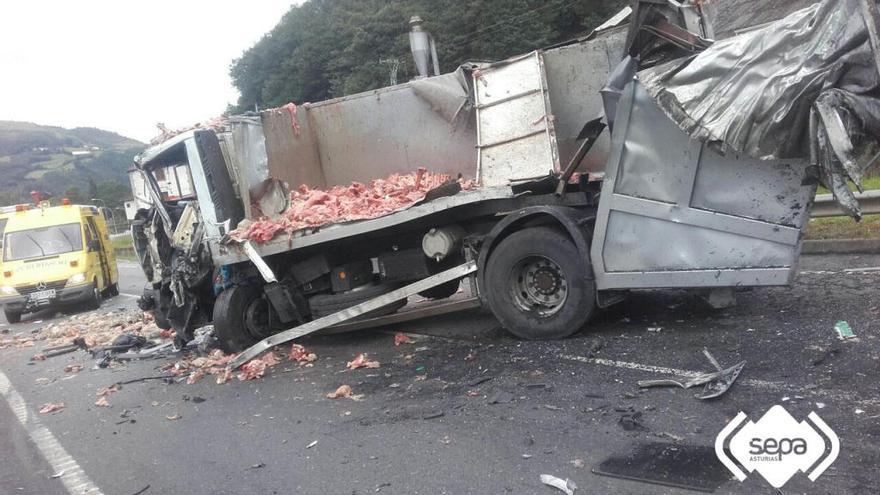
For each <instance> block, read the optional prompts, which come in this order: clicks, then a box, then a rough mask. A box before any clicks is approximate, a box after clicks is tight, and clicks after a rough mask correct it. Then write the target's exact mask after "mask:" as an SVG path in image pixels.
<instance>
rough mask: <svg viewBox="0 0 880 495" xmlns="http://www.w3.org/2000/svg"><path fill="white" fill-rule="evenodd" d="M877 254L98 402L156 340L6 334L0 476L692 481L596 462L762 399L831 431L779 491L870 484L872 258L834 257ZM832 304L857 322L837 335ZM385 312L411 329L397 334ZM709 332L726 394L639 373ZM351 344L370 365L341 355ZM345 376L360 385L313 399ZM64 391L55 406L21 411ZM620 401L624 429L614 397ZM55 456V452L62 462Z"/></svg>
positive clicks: (115, 488) (5, 484)
mask: <svg viewBox="0 0 880 495" xmlns="http://www.w3.org/2000/svg"><path fill="white" fill-rule="evenodd" d="M876 266H880V255H872V256H840V257H834V256H823V257H813V256H805V257H803V259H802V265H801V269H802V274H801V275H800V276H799V277H798V280H797V282H796V283H795V284H794V286H793V287H791V288H771V289H755V290H752V291H747V292H742V293H740V294H738V302H739V304H738V305H737V306H736V307H734V308H730V309H727V310H722V311H718V310H711V309H709V308H708V307H707V306H706V305H705V304H704V303H703V302H702V301H701V300H699V299H698V298H697V297H695V296H693V295H689V294H685V293H683V292H679V291H665V292H643V293H637V294H633V295H631V296H630V298H629V299H628V300H627V301H625V302H623V303H621V304H619V305H617V306H615V307H613V308H611V309H609V310H606V311H604V312H603V313H602V314H600V315H598V316H597V317H596V318H595V320H594V321H593V322H592V323H591V325H590V327H589V328H588V329H587V330H585V331H583V332H581V333H579V334H578V335H576V336H574V337H573V338H570V339H567V340H564V341H555V342H524V341H519V340H516V339H514V338H512V337H510V336H509V335H507V334H506V333H505V332H504V331H503V330H501V329H500V328H498V325H497V323H495V322H494V320H493V319H492V318H491V317H489V316H486V315H484V314H480V313H478V312H475V313H467V314H459V315H454V316H450V317H446V318H437V319H434V320H432V321H429V322H422V323H418V324H416V323H411V324H406V325H405V326H401V327H395V328H388V329H384V330H385V331H366V332H359V333H353V334H345V335H333V336H323V337H316V338H311V339H308V340H306V341H304V342H303V344H305V345H306V346H307V347H308V348H309V349H310V350H313V351H314V352H316V353H317V354H318V356H319V359H318V361H317V362H316V363H315V365H314V366H313V367H302V366H299V365H295V364H293V363H289V362H284V363H283V364H281V365H278V366H276V367H275V368H273V369H272V370H271V371H270V372H269V373H267V376H266V377H264V378H263V379H260V380H255V381H249V382H239V381H237V380H234V381H232V382H230V383H228V384H225V385H217V384H215V383H214V381H213V380H211V379H205V380H202V381H200V382H198V383H196V384H194V385H186V384H182V383H173V384H166V383H163V382H162V381H161V380H150V381H143V382H139V383H131V384H128V385H125V386H124V387H123V388H122V390H120V391H119V392H117V393H116V394H114V395H112V396H111V397H110V402H111V404H112V407H111V408H99V407H95V406H94V405H93V403H94V401H95V398H96V397H95V392H96V391H97V389H98V388H100V387H104V386H108V385H110V384H112V383H114V382H118V381H125V380H131V379H135V378H140V377H149V376H156V375H158V374H160V373H159V372H158V371H157V368H158V367H160V366H161V365H163V364H165V363H167V362H169V360H170V359H159V360H151V361H141V362H132V363H130V364H127V365H124V366H120V367H116V368H113V369H104V370H84V371H83V372H81V373H79V374H76V375H72V376H69V375H68V376H65V373H64V372H63V368H64V366H65V365H66V364H69V363H83V364H87V365H88V364H90V363H89V361H88V359H87V355H85V354H72V355H66V356H62V357H58V358H53V359H49V360H46V361H42V362H38V363H35V364H30V362H29V361H28V358H29V357H30V355H32V354H33V353H34V352H36V351H35V350H34V349H33V348H31V349H6V350H0V363H2V364H0V369H2V372H3V374H2V375H0V392H2V393H3V397H4V398H5V399H6V400H5V401H0V430H2V435H0V455H2V456H3V457H2V458H3V462H2V463H0V493H67V491H66V490H65V488H64V485H63V484H62V483H63V482H65V481H66V482H67V483H68V484H70V479H71V478H74V479H75V480H76V481H77V483H78V484H79V485H80V486H79V487H78V488H77V489H75V490H74V493H79V492H81V491H82V490H83V489H87V488H90V487H95V488H96V489H98V490H100V491H101V492H103V493H107V494H134V493H145V494H154V493H155V494H159V493H162V494H164V493H194V494H201V493H210V494H215V493H219V494H224V493H229V494H233V493H236V494H237V493H308V494H311V493H316V494H317V493H332V494H336V493H339V494H353V493H356V494H366V493H377V492H379V493H394V494H397V493H406V494H408V493H423V494H428V493H430V494H435V493H455V494H459V493H481V494H482V493H517V494H518V493H525V494H531V493H536V494H542V493H546V494H553V493H562V492H558V491H554V489H552V488H549V487H546V486H543V485H542V484H541V483H540V481H539V476H540V475H541V474H544V473H546V474H553V475H556V476H559V477H562V478H570V479H571V480H573V481H574V482H576V483H577V485H578V486H579V489H578V491H577V492H576V493H579V494H580V493H685V491H683V490H679V489H676V488H671V487H666V486H659V485H654V484H647V483H643V482H638V481H628V480H621V479H618V478H612V477H607V476H600V475H597V474H594V473H593V472H592V470H593V469H595V468H597V467H598V466H599V465H600V464H601V463H602V462H603V461H604V460H605V459H606V458H608V457H609V456H610V455H613V454H623V453H627V452H629V451H631V450H632V449H633V448H634V447H635V446H636V445H638V444H640V443H643V442H666V443H667V444H671V445H674V446H677V448H680V449H682V450H687V449H688V446H709V447H711V446H712V445H713V444H714V441H715V437H716V435H717V434H718V432H719V431H720V430H721V428H722V427H723V426H724V425H725V424H726V423H727V422H728V421H730V420H731V419H732V418H733V417H734V416H735V415H736V414H737V413H738V412H739V411H743V412H745V413H747V414H748V415H749V417H750V418H751V419H752V420H757V419H758V418H759V417H760V416H761V415H762V414H763V413H764V412H765V411H766V410H767V409H768V408H770V407H771V406H773V405H775V404H782V405H784V406H785V407H786V409H788V411H789V412H790V413H791V414H792V415H793V416H794V417H795V418H796V419H797V420H799V421H800V420H802V419H803V418H804V417H806V416H807V414H808V413H810V412H811V411H816V412H817V413H818V414H819V415H820V416H821V417H822V418H823V419H824V420H825V422H826V423H828V425H830V426H831V428H832V429H834V430H835V432H836V433H837V435H838V437H839V438H840V441H841V452H840V456H839V457H838V459H837V461H836V462H835V463H834V464H833V465H832V466H831V467H830V468H829V469H828V471H826V473H825V474H824V475H822V476H821V477H820V478H819V479H818V480H816V482H811V481H810V480H809V479H807V477H806V476H805V475H804V474H802V473H799V474H797V475H795V476H794V477H793V478H792V479H791V480H790V481H789V482H788V484H786V485H785V487H784V488H783V492H784V493H872V494H873V493H878V492H880V473H878V472H877V469H876V468H877V467H878V466H880V423H878V421H877V418H878V417H880V397H878V387H877V379H878V377H880V352H878V346H880V342H878V335H880V331H878V323H877V321H878V312H880V298H878V289H877V287H878V281H880V271H857V272H846V271H844V270H846V269H852V268H862V267H876ZM123 273H124V274H125V275H124V276H125V277H126V278H128V277H129V276H132V274H131V271H130V270H125V271H124V272H123ZM141 284H142V282H141V281H131V282H128V281H127V283H126V285H125V287H124V288H123V292H126V293H131V294H136V293H137V290H138V289H139V287H140V286H141ZM133 302H134V299H133V298H125V297H120V298H117V299H115V300H112V301H108V302H107V303H105V304H106V305H107V306H108V307H112V306H117V305H119V306H123V305H132V304H133ZM838 320H846V321H848V322H849V324H850V325H851V326H852V328H853V330H854V332H855V333H856V334H857V335H858V337H859V339H858V340H857V341H847V342H841V341H839V340H838V338H837V337H836V334H835V332H834V330H833V327H834V324H835V322H837V321H838ZM35 326H38V325H36V323H35V322H34V321H33V319H31V320H30V322H25V323H22V324H20V325H14V326H12V327H9V326H6V327H3V328H11V331H12V332H20V331H29V330H30V329H31V328H34V327H35ZM648 328H651V329H653V331H649V330H648ZM658 328H659V330H657V329H658ZM394 331H406V332H410V333H414V334H417V335H416V336H415V337H414V338H415V339H416V340H417V342H416V343H414V344H409V345H403V346H398V347H396V346H394V345H393V339H392V332H394ZM703 347H707V348H708V349H710V350H711V351H712V352H713V354H714V355H715V356H716V357H717V358H718V360H719V361H720V362H721V364H723V365H731V364H734V363H736V362H738V361H741V360H745V361H746V366H745V369H744V371H743V373H742V375H741V377H740V379H739V380H738V381H737V382H736V383H735V384H734V385H733V387H732V388H731V389H730V391H729V392H727V393H726V394H725V395H723V396H722V397H720V398H718V399H716V400H710V401H700V400H698V399H695V398H694V393H695V392H694V390H683V389H678V388H662V389H661V388H657V389H646V390H640V389H639V388H638V386H637V385H636V381H637V380H642V379H649V378H660V377H665V376H667V374H666V373H668V372H669V370H668V369H666V368H673V369H677V370H691V371H700V372H704V371H711V366H710V365H709V363H708V362H707V361H706V360H705V358H704V357H703V356H702V354H701V350H702V349H703ZM360 352H367V353H369V355H370V357H371V358H374V359H378V360H379V361H380V362H381V367H380V368H378V369H358V370H354V371H347V370H346V369H345V363H346V361H349V360H351V359H352V358H353V357H354V356H355V355H356V354H357V353H360ZM4 376H5V377H6V378H4ZM484 379H487V380H486V381H482V380H484ZM5 380H8V383H4V381H5ZM341 384H348V385H351V387H352V388H353V389H354V393H355V394H363V397H362V399H361V400H359V401H355V400H351V399H339V400H330V399H327V398H325V394H327V393H328V392H331V391H333V390H334V389H336V388H337V387H338V386H339V385H341ZM202 399H204V400H203V401H202ZM490 399H501V400H500V401H499V402H500V403H490V402H492V401H491V400H490ZM508 399H509V401H508ZM57 401H64V402H65V403H66V405H67V407H66V408H65V409H64V410H63V411H61V412H57V413H53V414H46V415H40V414H37V413H36V411H37V409H38V408H39V407H40V405H41V404H44V403H47V402H57ZM635 413H641V416H640V417H638V415H636V417H637V420H636V423H638V424H637V425H636V426H634V427H633V425H632V424H631V422H630V423H629V424H627V421H626V420H625V417H626V416H629V417H632V415H633V414H635ZM22 415H24V416H26V417H25V418H24V419H25V421H24V426H22V423H21V422H20V421H19V419H21V417H22ZM176 416H180V419H176V420H169V419H167V418H168V417H171V418H174V417H176ZM622 418H624V419H623V420H622ZM624 426H629V427H630V429H626V428H624ZM44 430H45V431H44ZM313 442H317V443H316V444H314V445H313V446H311V447H310V445H311V444H312V443H313ZM38 444H39V445H40V446H41V449H42V450H41V449H38V448H37V445H38ZM59 449H60V450H59ZM45 452H49V455H48V457H50V458H51V459H50V461H51V462H47V460H46V457H47V456H46V455H45ZM64 455H67V456H68V457H64ZM578 459H580V460H582V463H581V462H577V461H576V460H578ZM680 464H681V465H680V466H678V467H677V468H676V469H677V470H679V471H681V472H683V473H684V474H685V475H687V474H688V473H690V474H691V475H693V476H694V477H700V476H701V474H700V473H695V472H694V470H695V469H696V467H695V466H696V463H680ZM53 466H62V467H64V468H65V469H63V475H62V476H61V477H60V478H57V479H56V478H50V476H51V475H52V474H58V472H54V473H53V471H54V468H53ZM654 470H655V471H656V468H655V469H654ZM648 471H651V469H648ZM643 474H645V473H644V472H643ZM89 483H91V484H89ZM146 487H148V488H146ZM145 488H146V490H145V491H142V492H141V490H144V489H145ZM716 492H717V493H768V494H771V493H777V492H776V490H775V489H773V488H771V487H770V486H769V485H768V484H767V482H766V481H764V480H763V479H762V478H761V476H760V475H759V474H758V473H757V472H755V473H751V474H750V475H749V476H748V478H747V479H746V480H745V481H744V482H739V481H736V480H735V479H732V478H730V477H729V476H727V477H725V478H724V479H723V480H722V482H721V485H720V487H719V488H718V489H717V490H716Z"/></svg>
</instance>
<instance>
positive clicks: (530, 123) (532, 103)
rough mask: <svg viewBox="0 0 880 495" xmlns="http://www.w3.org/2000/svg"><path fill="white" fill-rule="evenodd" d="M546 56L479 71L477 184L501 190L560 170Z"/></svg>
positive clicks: (535, 55) (476, 83)
mask: <svg viewBox="0 0 880 495" xmlns="http://www.w3.org/2000/svg"><path fill="white" fill-rule="evenodd" d="M543 57H544V56H543V53H542V52H537V51H536V52H532V53H530V54H527V55H523V56H520V57H516V58H513V59H509V60H505V61H503V62H499V63H498V64H494V65H492V66H490V67H487V68H485V69H482V70H480V71H477V72H474V93H475V99H476V109H477V173H478V175H477V180H478V181H479V182H480V183H481V184H482V185H484V186H501V185H506V184H509V183H510V182H511V181H517V180H524V179H531V178H535V177H541V176H545V175H548V174H549V173H551V172H559V170H560V165H559V153H558V150H557V147H556V131H555V129H554V123H553V115H552V112H551V110H550V95H549V94H548V91H549V90H548V87H547V77H546V75H545V72H544V58H543Z"/></svg>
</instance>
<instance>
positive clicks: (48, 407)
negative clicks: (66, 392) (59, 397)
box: [40, 402, 64, 414]
mask: <svg viewBox="0 0 880 495" xmlns="http://www.w3.org/2000/svg"><path fill="white" fill-rule="evenodd" d="M62 409H64V403H63V402H55V403H51V402H50V403H48V404H43V405H42V406H41V407H40V414H48V413H50V412H55V411H60V410H62Z"/></svg>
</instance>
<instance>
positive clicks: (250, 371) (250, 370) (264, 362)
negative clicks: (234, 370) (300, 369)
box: [218, 352, 281, 383]
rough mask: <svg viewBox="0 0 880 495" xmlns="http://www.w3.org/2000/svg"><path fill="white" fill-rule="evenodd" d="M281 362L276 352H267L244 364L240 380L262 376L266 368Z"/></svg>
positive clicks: (239, 375) (239, 376) (240, 372)
mask: <svg viewBox="0 0 880 495" xmlns="http://www.w3.org/2000/svg"><path fill="white" fill-rule="evenodd" d="M280 362H281V361H280V360H279V359H278V356H276V355H275V353H274V352H267V353H266V355H265V356H263V357H262V358H254V359H251V360H250V361H248V362H247V363H245V364H243V365H242V367H241V371H239V372H238V379H239V381H245V380H253V379H256V378H261V377H262V376H263V375H265V374H266V369H268V368H271V367H272V366H275V365H276V364H278V363H280ZM218 383H219V380H218Z"/></svg>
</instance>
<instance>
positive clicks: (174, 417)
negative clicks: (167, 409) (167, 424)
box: [165, 413, 183, 421]
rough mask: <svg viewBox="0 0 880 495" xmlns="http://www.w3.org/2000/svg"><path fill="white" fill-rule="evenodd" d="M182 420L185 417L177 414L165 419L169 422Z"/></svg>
mask: <svg viewBox="0 0 880 495" xmlns="http://www.w3.org/2000/svg"><path fill="white" fill-rule="evenodd" d="M181 418H183V416H181V415H180V414H179V413H175V414H173V415H171V416H165V419H167V420H168V421H177V420H178V419H181Z"/></svg>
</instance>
